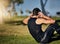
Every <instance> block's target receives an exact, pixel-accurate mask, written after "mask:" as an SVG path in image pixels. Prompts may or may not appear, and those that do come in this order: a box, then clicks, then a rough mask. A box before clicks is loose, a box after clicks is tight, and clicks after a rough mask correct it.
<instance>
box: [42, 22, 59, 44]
mask: <svg viewBox="0 0 60 44" xmlns="http://www.w3.org/2000/svg"><path fill="white" fill-rule="evenodd" d="M57 28H59V26H58V24H57V23H54V24H50V25H49V26H48V28H47V29H46V31H45V34H44V37H43V38H42V40H41V42H45V43H47V42H49V41H50V40H51V37H52V35H53V33H54V31H55V29H57Z"/></svg>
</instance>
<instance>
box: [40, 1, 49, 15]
mask: <svg viewBox="0 0 60 44" xmlns="http://www.w3.org/2000/svg"><path fill="white" fill-rule="evenodd" d="M47 1H48V0H45V3H43V0H40V4H41V9H42V12H43V14H44V15H47V14H46V11H45V6H46V3H47Z"/></svg>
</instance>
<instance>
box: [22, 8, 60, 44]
mask: <svg viewBox="0 0 60 44" xmlns="http://www.w3.org/2000/svg"><path fill="white" fill-rule="evenodd" d="M23 22H24V23H25V24H27V25H28V29H29V32H30V34H31V35H32V36H33V38H34V39H35V40H36V41H37V42H39V43H41V44H47V43H48V42H49V41H50V40H51V38H52V35H53V32H54V31H55V30H56V31H57V32H58V33H59V31H60V29H59V25H58V24H57V23H56V21H55V20H53V19H52V18H50V17H48V16H45V15H44V14H43V13H42V12H41V10H40V9H39V8H34V9H33V11H32V13H31V15H30V16H29V17H28V18H26V19H24V20H23ZM42 24H50V25H49V26H48V27H47V29H46V31H45V32H43V31H42V27H41V26H42Z"/></svg>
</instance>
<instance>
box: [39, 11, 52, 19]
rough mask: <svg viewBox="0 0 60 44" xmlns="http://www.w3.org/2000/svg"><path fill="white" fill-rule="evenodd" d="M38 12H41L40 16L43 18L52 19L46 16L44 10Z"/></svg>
mask: <svg viewBox="0 0 60 44" xmlns="http://www.w3.org/2000/svg"><path fill="white" fill-rule="evenodd" d="M38 14H39V16H40V17H41V18H45V19H50V20H51V18H50V17H48V16H45V15H44V14H43V13H42V12H39V13H38Z"/></svg>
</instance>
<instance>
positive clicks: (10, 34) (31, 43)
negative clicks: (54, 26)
mask: <svg viewBox="0 0 60 44" xmlns="http://www.w3.org/2000/svg"><path fill="white" fill-rule="evenodd" d="M36 7H37V8H39V9H41V11H42V12H43V13H44V15H47V16H49V17H51V18H53V19H55V20H60V0H0V44H38V43H37V42H36V41H35V40H34V38H33V37H32V36H31V35H30V33H29V30H28V27H27V25H25V24H24V23H23V22H22V21H23V19H25V18H26V17H28V16H29V15H30V13H31V12H32V10H33V9H34V8H36ZM58 24H59V25H60V22H58ZM47 26H48V25H43V26H42V27H43V29H46V27H47ZM43 31H44V30H43ZM57 43H58V44H60V40H58V41H54V42H51V43H50V44H57Z"/></svg>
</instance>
